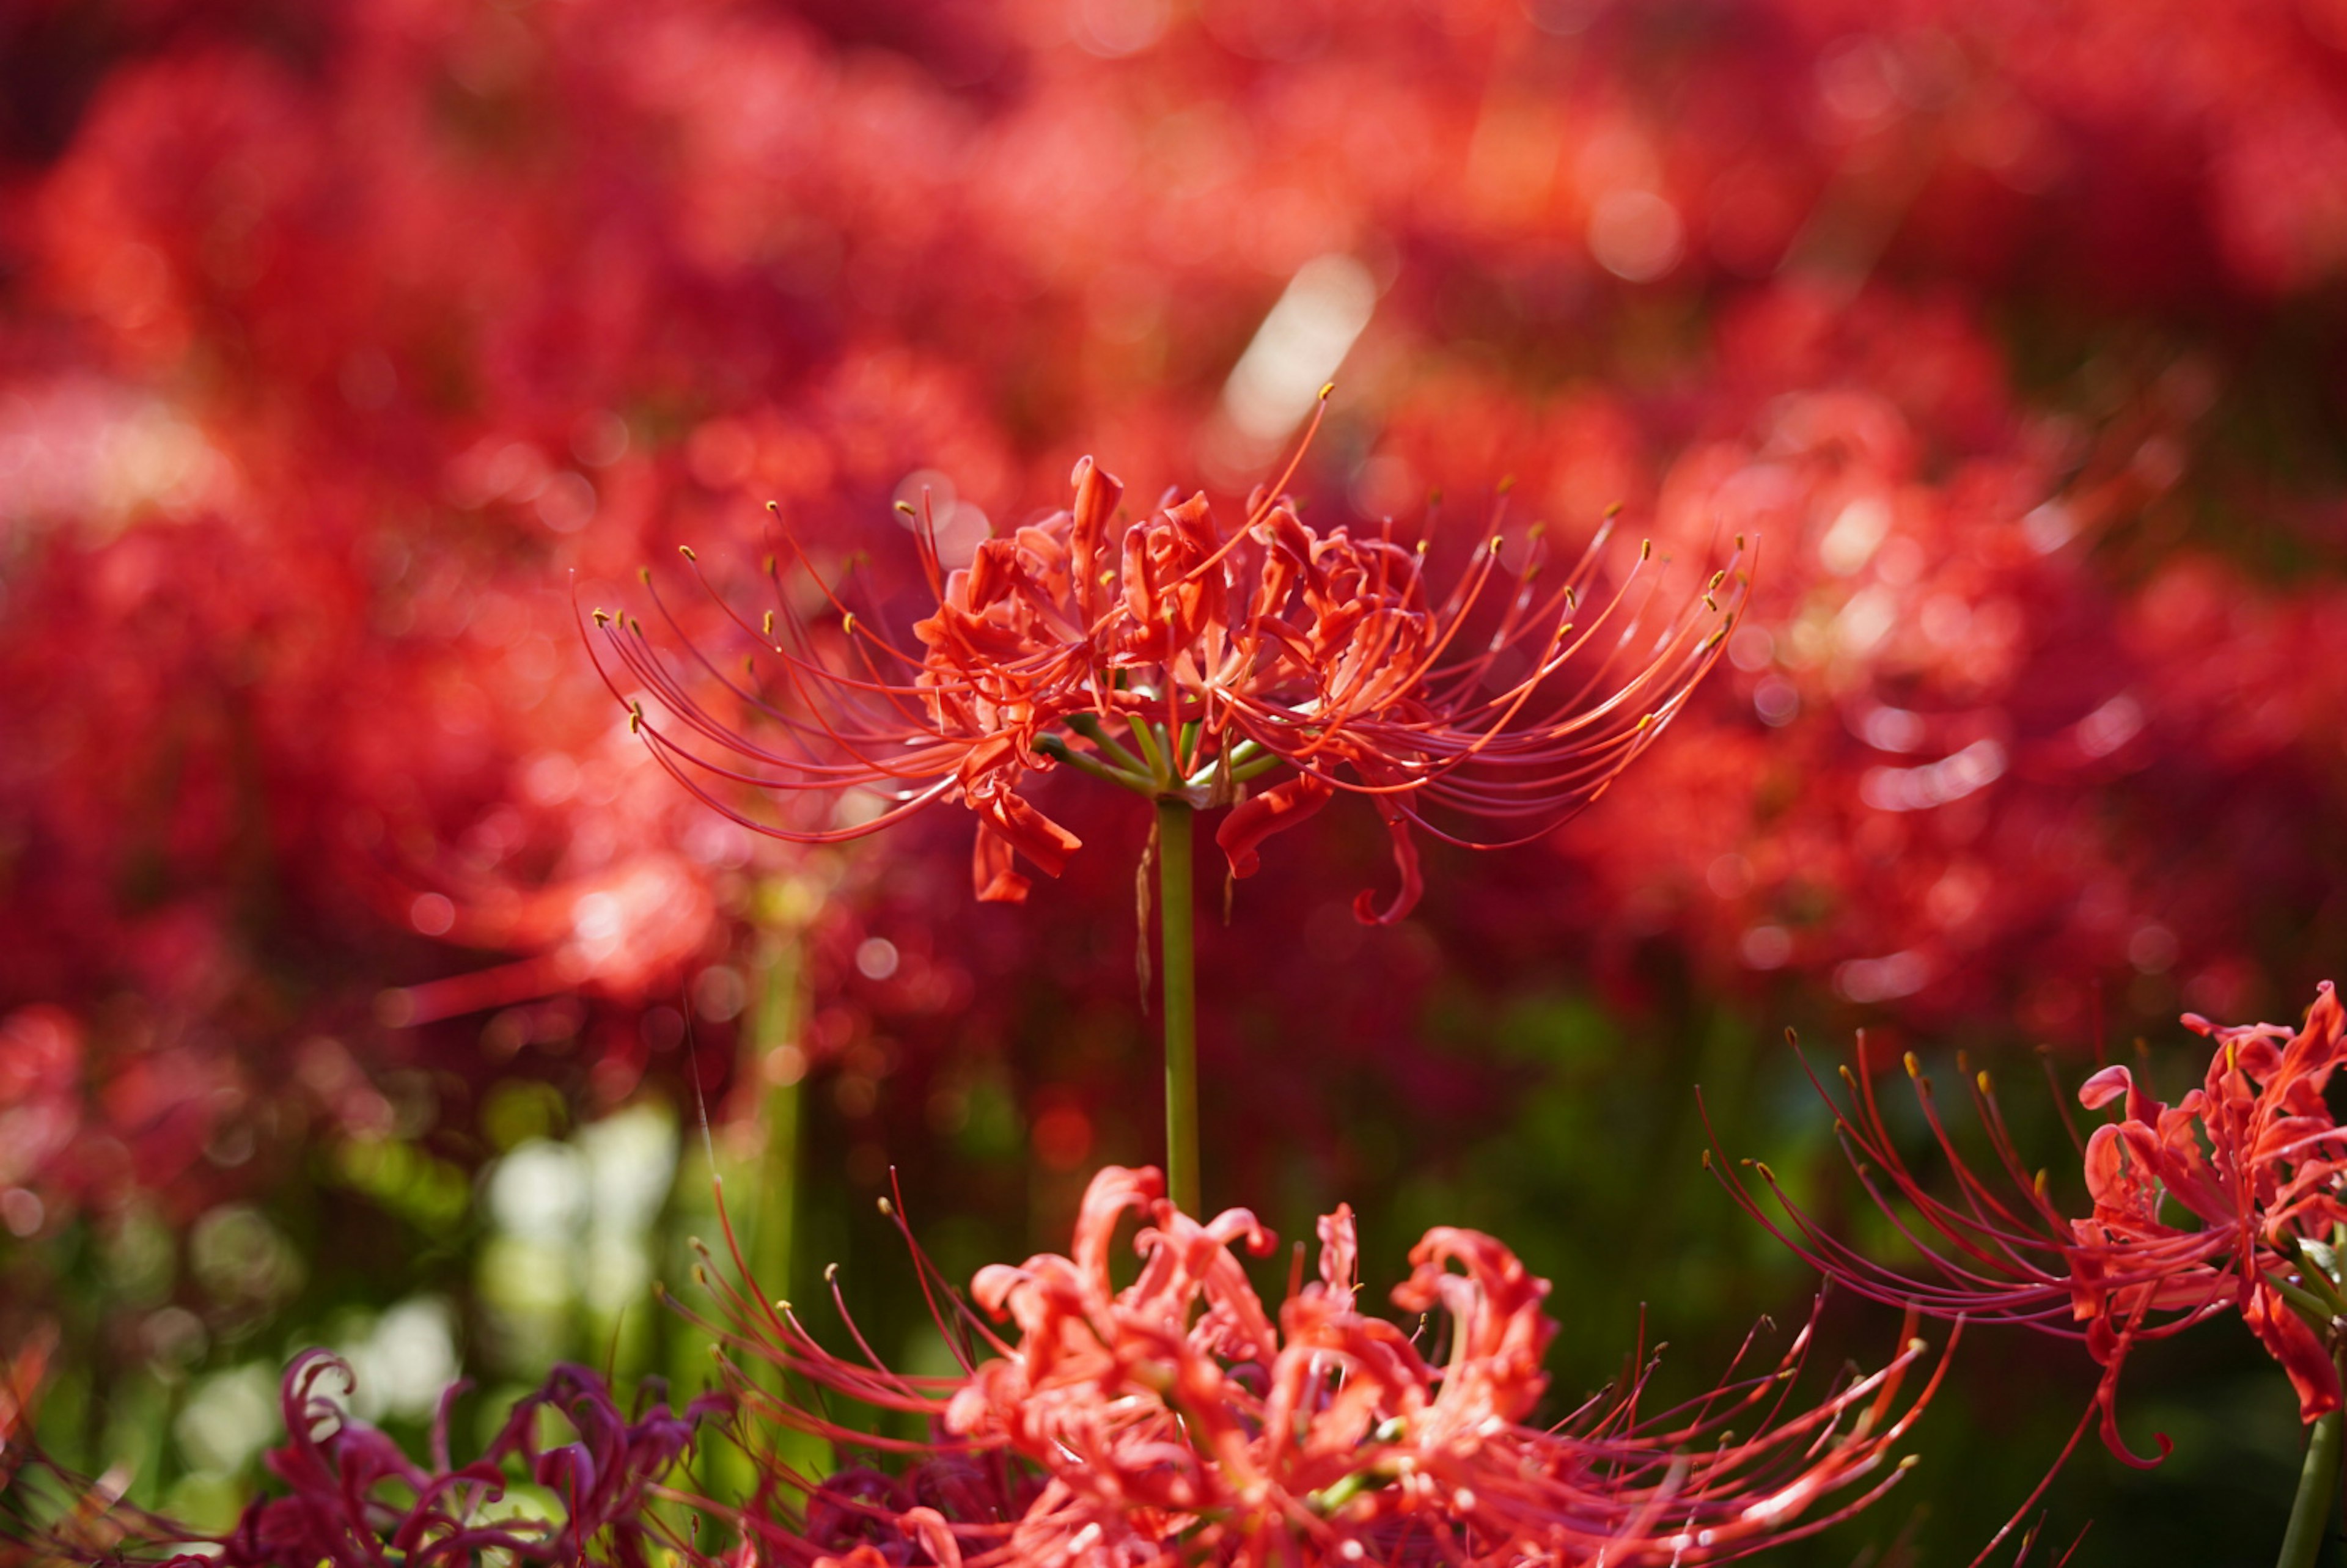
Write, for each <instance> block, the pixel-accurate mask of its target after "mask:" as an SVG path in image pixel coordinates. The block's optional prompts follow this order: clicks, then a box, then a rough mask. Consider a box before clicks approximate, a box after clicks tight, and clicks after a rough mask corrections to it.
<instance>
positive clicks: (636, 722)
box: [628, 702, 644, 735]
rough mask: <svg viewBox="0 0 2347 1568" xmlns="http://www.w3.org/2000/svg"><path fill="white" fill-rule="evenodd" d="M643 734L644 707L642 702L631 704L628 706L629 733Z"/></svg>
mask: <svg viewBox="0 0 2347 1568" xmlns="http://www.w3.org/2000/svg"><path fill="white" fill-rule="evenodd" d="M628 733H630V734H631V735H641V734H642V733H644V705H643V704H642V703H641V702H630V703H629V704H628Z"/></svg>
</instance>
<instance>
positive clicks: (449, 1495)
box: [46, 1350, 723, 1568]
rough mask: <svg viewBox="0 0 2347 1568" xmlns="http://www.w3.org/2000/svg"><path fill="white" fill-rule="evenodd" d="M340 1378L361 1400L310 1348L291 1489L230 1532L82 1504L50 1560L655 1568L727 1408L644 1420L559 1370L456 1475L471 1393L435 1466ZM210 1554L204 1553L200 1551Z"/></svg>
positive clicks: (284, 1451) (297, 1368)
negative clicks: (560, 1437) (171, 1553)
mask: <svg viewBox="0 0 2347 1568" xmlns="http://www.w3.org/2000/svg"><path fill="white" fill-rule="evenodd" d="M336 1379H340V1381H341V1382H342V1384H343V1388H344V1389H345V1390H347V1389H348V1388H349V1386H350V1382H351V1371H350V1368H348V1367H347V1366H346V1365H344V1364H343V1362H342V1361H341V1360H340V1359H339V1358H336V1357H334V1356H333V1354H332V1353H330V1352H328V1351H324V1350H305V1351H303V1352H302V1354H301V1355H299V1356H297V1357H295V1358H293V1361H292V1364H291V1365H290V1366H288V1367H287V1368H286V1369H285V1375H284V1378H283V1380H282V1384H281V1385H280V1389H279V1398H278V1403H279V1408H280V1409H281V1411H282V1415H283V1417H284V1421H285V1440H284V1442H283V1443H282V1445H280V1446H279V1447H277V1448H275V1449H272V1450H270V1452H269V1454H268V1456H267V1462H268V1467H269V1469H270V1471H271V1472H272V1474H274V1475H275V1476H276V1478H277V1479H278V1481H280V1482H282V1484H283V1485H284V1487H285V1488H286V1489H287V1490H286V1491H285V1493H284V1494H283V1495H282V1496H274V1497H262V1498H259V1499H256V1500H255V1501H253V1502H251V1504H250V1505H248V1506H247V1507H246V1509H245V1511H244V1512H243V1514H242V1516H241V1518H239V1519H238V1521H237V1522H236V1524H235V1525H234V1526H233V1527H232V1528H231V1529H230V1530H229V1531H228V1532H226V1533H225V1534H222V1535H220V1536H218V1537H213V1538H204V1537H199V1536H193V1535H190V1533H189V1532H187V1531H185V1530H184V1529H182V1528H180V1527H179V1526H176V1525H174V1524H173V1523H172V1522H170V1521H169V1520H166V1519H162V1518H159V1517H157V1516H154V1515H150V1514H144V1513H141V1512H138V1511H135V1510H129V1509H122V1508H108V1507H102V1506H101V1507H99V1508H97V1511H96V1512H95V1513H94V1514H92V1513H91V1511H90V1509H89V1508H87V1507H82V1508H80V1509H79V1510H78V1512H77V1516H75V1517H73V1518H70V1519H68V1520H67V1521H65V1522H61V1523H60V1524H58V1525H53V1526H51V1527H50V1528H49V1529H48V1531H47V1532H46V1535H47V1537H48V1543H47V1549H48V1551H49V1553H50V1555H49V1557H48V1559H47V1560H49V1561H58V1562H123V1561H129V1560H132V1559H131V1558H130V1557H129V1555H128V1553H127V1552H126V1550H125V1549H126V1548H136V1547H139V1546H145V1547H149V1548H151V1547H154V1546H158V1545H163V1546H169V1545H178V1546H180V1547H181V1548H183V1550H182V1551H181V1553H180V1554H179V1555H178V1556H175V1557H172V1558H170V1559H169V1563H170V1564H172V1565H173V1568H198V1565H199V1564H202V1563H213V1564H219V1565H222V1568H319V1564H321V1563H325V1564H330V1565H331V1568H384V1564H387V1563H446V1564H451V1565H453V1564H458V1563H477V1562H479V1561H480V1560H481V1559H482V1557H483V1555H484V1554H487V1553H496V1554H498V1555H499V1556H500V1557H501V1558H502V1559H503V1560H505V1561H508V1562H514V1563H549V1564H579V1563H597V1564H608V1565H610V1568H645V1565H646V1564H647V1563H650V1562H651V1561H652V1557H653V1553H652V1548H654V1547H655V1546H664V1545H667V1544H669V1542H668V1539H667V1536H666V1534H665V1532H663V1531H662V1529H661V1526H660V1525H659V1524H658V1523H657V1522H655V1521H654V1520H653V1519H652V1518H651V1515H650V1513H649V1512H648V1511H647V1504H648V1503H649V1501H651V1496H652V1491H653V1489H654V1488H655V1487H657V1486H658V1485H659V1484H660V1483H661V1482H662V1481H666V1480H667V1479H668V1478H669V1477H671V1475H672V1474H673V1473H674V1472H675V1471H676V1470H677V1468H678V1465H679V1461H680V1460H682V1458H683V1457H684V1455H685V1454H686V1452H687V1451H688V1450H689V1449H690V1448H691V1446H692V1441H693V1439H694V1436H695V1434H696V1432H697V1430H698V1429H699V1428H700V1427H701V1426H702V1423H703V1422H704V1421H705V1420H707V1419H710V1418H712V1417H714V1416H716V1415H717V1414H719V1413H720V1411H721V1409H722V1407H723V1400H722V1399H717V1398H715V1397H712V1396H704V1397H703V1398H702V1399H696V1400H694V1401H693V1402H692V1403H691V1404H690V1405H688V1406H687V1407H686V1408H685V1409H683V1410H682V1411H681V1412H671V1410H670V1409H669V1407H668V1406H667V1405H666V1404H663V1403H660V1402H657V1401H655V1402H653V1403H651V1405H650V1406H649V1408H645V1409H641V1412H640V1413H639V1414H637V1415H635V1416H633V1417H630V1416H629V1415H626V1414H625V1413H623V1412H622V1411H621V1410H620V1407H619V1405H618V1404H617V1403H616V1402H615V1401H614V1399H613V1398H612V1394H611V1390H610V1386H609V1385H608V1384H607V1383H606V1382H605V1381H604V1379H603V1378H602V1377H601V1375H600V1374H599V1373H597V1372H594V1371H592V1370H590V1369H589V1368H584V1367H573V1366H559V1367H557V1368H554V1369H553V1371H552V1372H550V1373H549V1374H548V1376H547V1378H546V1381H545V1382H544V1383H543V1384H542V1385H541V1386H540V1387H539V1388H538V1389H536V1390H534V1391H533V1392H531V1393H530V1394H528V1396H527V1397H525V1398H523V1399H519V1400H518V1401H516V1402H515V1404H514V1407H513V1409H512V1412H511V1414H510V1415H509V1416H507V1419H506V1420H505V1422H504V1424H503V1425H502V1426H500V1427H499V1428H498V1430H497V1435H496V1436H495V1437H494V1438H492V1439H491V1440H490V1441H489V1442H488V1444H487V1446H486V1447H485V1448H484V1449H483V1450H481V1452H480V1454H479V1455H478V1456H477V1457H476V1458H475V1459H473V1460H469V1461H468V1462H466V1463H464V1464H456V1463H455V1462H454V1461H453V1460H451V1458H450V1456H449V1442H448V1427H449V1418H450V1416H451V1414H452V1412H453V1409H454V1406H455V1404H456V1399H457V1397H458V1396H459V1395H461V1394H462V1393H464V1391H465V1385H464V1384H461V1383H459V1384H455V1385H452V1386H451V1387H450V1388H449V1389H448V1390H447V1391H446V1394H445V1395H444V1396H443V1397H442V1399H441V1402H440V1409H439V1412H438V1414H437V1415H436V1417H435V1419H434V1421H433V1425H432V1432H431V1458H430V1460H429V1461H428V1462H422V1463H420V1462H418V1461H417V1460H414V1459H412V1458H410V1457H409V1456H408V1455H407V1453H406V1452H405V1450H402V1449H401V1448H400V1447H399V1445H398V1444H397V1443H395V1442H394V1441H393V1440H391V1439H390V1438H389V1437H388V1436H386V1435H385V1434H384V1433H383V1432H381V1431H379V1430H376V1429H375V1428H374V1427H371V1426H368V1425H367V1424H365V1423H364V1422H363V1421H360V1420H358V1419H355V1418H354V1417H352V1416H351V1415H349V1414H348V1413H347V1412H346V1411H345V1410H344V1409H343V1408H342V1406H341V1405H340V1404H339V1403H338V1402H337V1401H336V1399H334V1398H333V1395H332V1392H331V1385H332V1384H333V1382H334V1381H335V1380H336ZM548 1412H552V1413H554V1414H556V1415H559V1417H560V1418H561V1419H562V1420H564V1421H566V1422H568V1423H569V1428H570V1430H571V1431H572V1433H573V1434H574V1435H573V1437H572V1439H571V1440H570V1441H568V1442H548V1440H546V1438H545V1436H544V1435H543V1433H544V1430H545V1428H546V1425H547V1423H546V1421H545V1419H544V1418H545V1416H546V1415H547V1413H548ZM514 1472H518V1476H517V1474H516V1473H514ZM516 1479H527V1480H528V1481H531V1482H533V1483H534V1484H536V1485H538V1486H539V1487H543V1488H545V1489H546V1490H547V1491H549V1492H551V1493H552V1494H553V1496H554V1497H555V1498H556V1499H557V1500H558V1501H559V1504H560V1508H559V1514H558V1515H557V1516H556V1517H552V1518H548V1517H540V1516H539V1513H538V1510H537V1509H536V1508H535V1507H534V1506H532V1505H530V1504H528V1503H522V1504H520V1505H519V1506H516V1505H515V1503H514V1502H512V1501H508V1500H507V1487H508V1486H509V1485H511V1484H512V1482H513V1481H515V1480H516ZM102 1490H103V1489H102V1488H101V1489H99V1491H100V1492H102ZM92 1495H93V1496H96V1495H97V1493H93V1494H92ZM80 1501H83V1502H85V1503H87V1501H89V1499H87V1498H85V1499H83V1500H80ZM84 1515H87V1517H84ZM61 1531H63V1532H67V1533H64V1534H60V1533H59V1532H61ZM195 1542H200V1543H201V1550H200V1551H191V1550H184V1549H185V1548H187V1547H189V1546H190V1545H191V1544H193V1543H195Z"/></svg>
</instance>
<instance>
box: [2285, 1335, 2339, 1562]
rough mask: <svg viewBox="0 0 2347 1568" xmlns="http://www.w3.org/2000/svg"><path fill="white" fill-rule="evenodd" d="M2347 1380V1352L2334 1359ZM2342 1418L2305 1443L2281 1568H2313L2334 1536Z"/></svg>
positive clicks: (2333, 1417) (2321, 1425) (2329, 1419)
mask: <svg viewBox="0 0 2347 1568" xmlns="http://www.w3.org/2000/svg"><path fill="white" fill-rule="evenodd" d="M2333 1364H2334V1365H2336V1366H2338V1367H2339V1368H2340V1370H2341V1373H2342V1376H2347V1348H2342V1349H2341V1350H2340V1352H2339V1353H2338V1354H2337V1355H2336V1356H2335V1357H2334V1358H2333ZM2341 1426H2342V1422H2341V1417H2340V1412H2339V1411H2337V1410H2333V1411H2332V1412H2331V1413H2330V1414H2329V1415H2327V1416H2324V1417H2321V1419H2318V1420H2317V1421H2316V1422H2315V1423H2314V1430H2313V1431H2312V1432H2311V1433H2310V1434H2309V1435H2308V1437H2307V1440H2306V1465H2305V1468H2303V1469H2302V1470H2301V1471H2299V1474H2298V1497H2297V1500H2296V1501H2293V1502H2292V1503H2291V1505H2290V1527H2289V1528H2288V1529H2287V1530H2285V1531H2283V1532H2282V1538H2281V1560H2280V1568H2314V1561H2315V1559H2316V1557H2317V1556H2319V1555H2320V1554H2321V1551H2322V1542H2323V1538H2324V1537H2326V1536H2328V1535H2329V1534H2330V1533H2331V1516H2332V1497H2333V1495H2334V1494H2335V1493H2336V1492H2337V1491H2338V1488H2339V1464H2340V1450H2341V1446H2342V1445H2341V1441H2340V1440H2341Z"/></svg>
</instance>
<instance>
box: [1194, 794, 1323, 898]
mask: <svg viewBox="0 0 2347 1568" xmlns="http://www.w3.org/2000/svg"><path fill="white" fill-rule="evenodd" d="M1335 793H1336V791H1335V789H1334V788H1333V787H1332V786H1331V785H1330V784H1328V783H1327V780H1325V779H1321V778H1317V777H1316V776H1314V775H1313V774H1296V776H1295V777H1294V778H1292V779H1289V780H1287V781H1286V783H1285V784H1274V785H1273V786H1272V787H1271V788H1269V789H1267V790H1266V791H1264V792H1263V793H1262V794H1256V795H1249V796H1248V797H1247V798H1246V799H1245V800H1243V801H1241V802H1239V803H1238V804H1236V805H1235V806H1233V807H1231V809H1230V811H1229V813H1228V814H1227V815H1225V816H1224V818H1223V821H1222V825H1221V826H1219V827H1217V828H1215V829H1214V842H1215V843H1216V844H1218V845H1221V846H1222V851H1223V854H1224V856H1225V857H1226V858H1227V859H1228V860H1229V861H1230V863H1231V875H1232V876H1254V875H1255V873H1256V872H1257V871H1259V870H1261V869H1262V868H1263V856H1260V855H1258V854H1257V853H1256V852H1255V850H1256V846H1257V845H1261V844H1262V843H1263V841H1264V840H1265V839H1266V838H1269V837H1270V836H1271V835H1273V834H1275V833H1285V832H1286V830H1287V829H1289V828H1291V827H1294V826H1295V825H1296V824H1297V823H1299V822H1302V821H1304V820H1305V819H1306V818H1307V817H1309V816H1311V815H1313V814H1314V813H1315V812H1317V811H1318V810H1319V809H1320V808H1321V807H1322V806H1324V805H1327V804H1328V797H1329V796H1330V795H1331V794H1335Z"/></svg>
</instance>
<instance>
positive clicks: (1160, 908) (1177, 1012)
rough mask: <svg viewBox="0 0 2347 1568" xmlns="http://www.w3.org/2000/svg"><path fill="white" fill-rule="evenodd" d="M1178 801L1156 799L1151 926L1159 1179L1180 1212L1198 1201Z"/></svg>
mask: <svg viewBox="0 0 2347 1568" xmlns="http://www.w3.org/2000/svg"><path fill="white" fill-rule="evenodd" d="M1195 815H1197V814H1196V813H1195V812H1194V811H1193V810H1191V808H1190V806H1189V805H1188V804H1185V803H1184V802H1182V801H1178V800H1168V799H1164V798H1162V797H1161V798H1160V799H1159V801H1158V802H1157V928H1158V931H1159V934H1160V935H1159V940H1160V944H1161V948H1160V950H1161V953H1162V956H1163V959H1164V962H1163V965H1162V966H1161V967H1162V968H1163V969H1164V971H1165V1185H1166V1195H1167V1196H1169V1197H1171V1198H1172V1199H1173V1204H1174V1206H1175V1207H1177V1208H1179V1209H1180V1210H1181V1211H1182V1212H1183V1213H1184V1214H1198V1213H1199V1212H1200V1209H1199V1206H1198V972H1197V955H1196V951H1195V941H1194V938H1195V935H1196V933H1195V930H1194V926H1195V922H1196V918H1197V899H1196V897H1194V895H1193V893H1192V892H1191V888H1190V826H1191V819H1192V818H1193V817H1194V816H1195Z"/></svg>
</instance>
